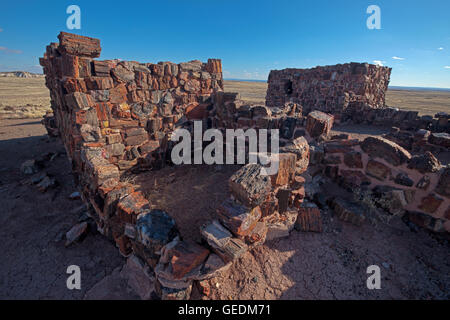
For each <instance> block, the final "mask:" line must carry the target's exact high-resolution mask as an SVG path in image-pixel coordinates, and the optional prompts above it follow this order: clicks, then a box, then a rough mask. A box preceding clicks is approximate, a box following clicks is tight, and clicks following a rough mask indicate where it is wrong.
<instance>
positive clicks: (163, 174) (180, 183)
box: [134, 165, 240, 242]
mask: <svg viewBox="0 0 450 320" xmlns="http://www.w3.org/2000/svg"><path fill="white" fill-rule="evenodd" d="M239 168H240V166H208V165H183V166H174V167H165V168H163V169H162V170H158V171H154V172H145V173H142V174H140V175H138V176H137V177H136V179H135V180H134V183H136V184H137V185H138V186H139V187H137V188H136V189H137V190H142V192H143V193H144V195H145V196H146V198H147V199H148V200H149V201H150V204H151V206H152V208H153V209H162V210H164V211H166V212H167V213H168V214H169V215H170V216H172V217H173V218H174V219H175V221H176V223H177V227H178V229H179V230H180V233H181V236H182V237H183V239H188V240H192V241H197V242H198V241H200V240H201V235H200V226H201V225H203V224H204V223H205V222H206V221H209V220H212V219H215V218H216V217H217V214H216V208H217V207H218V206H219V205H220V204H221V203H222V202H223V201H224V200H225V199H226V198H227V197H228V196H229V191H228V179H229V178H230V177H231V176H232V175H233V174H234V173H235V172H236V171H237V170H239Z"/></svg>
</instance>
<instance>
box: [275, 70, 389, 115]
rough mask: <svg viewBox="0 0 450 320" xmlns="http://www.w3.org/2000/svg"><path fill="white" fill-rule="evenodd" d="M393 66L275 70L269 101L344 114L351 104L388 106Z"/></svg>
mask: <svg viewBox="0 0 450 320" xmlns="http://www.w3.org/2000/svg"><path fill="white" fill-rule="evenodd" d="M390 75H391V68H387V67H380V66H376V65H371V64H368V63H347V64H338V65H334V66H325V67H316V68H312V69H284V70H272V71H271V72H270V74H269V79H268V85H269V86H268V89H267V96H266V105H267V106H268V107H270V108H274V107H278V106H280V105H284V104H285V103H296V104H298V105H300V106H302V107H303V110H304V111H305V113H308V112H310V111H313V110H319V111H324V112H327V113H331V114H341V113H342V112H343V111H344V110H345V109H346V108H347V107H348V106H349V105H350V104H353V103H364V104H367V105H370V106H371V107H372V108H382V107H384V99H385V92H386V90H387V88H388V84H389V78H390Z"/></svg>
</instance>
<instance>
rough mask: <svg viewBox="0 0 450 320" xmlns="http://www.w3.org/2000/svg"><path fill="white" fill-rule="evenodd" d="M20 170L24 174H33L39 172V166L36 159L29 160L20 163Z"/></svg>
mask: <svg viewBox="0 0 450 320" xmlns="http://www.w3.org/2000/svg"><path fill="white" fill-rule="evenodd" d="M20 171H22V173H23V174H27V175H31V174H35V173H36V172H38V171H39V167H38V165H37V163H36V160H27V161H25V162H24V163H22V164H21V165H20Z"/></svg>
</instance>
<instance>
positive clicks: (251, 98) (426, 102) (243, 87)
mask: <svg viewBox="0 0 450 320" xmlns="http://www.w3.org/2000/svg"><path fill="white" fill-rule="evenodd" d="M266 90H267V83H265V82H246V81H225V91H229V92H239V93H240V94H241V98H242V99H243V100H245V101H247V102H249V103H258V104H264V101H265V97H266ZM386 104H387V105H388V106H392V107H396V108H400V109H405V110H417V111H419V112H420V114H421V115H425V114H429V115H434V114H436V113H438V112H441V111H444V112H450V92H445V91H406V90H393V89H390V90H388V92H387V96H386Z"/></svg>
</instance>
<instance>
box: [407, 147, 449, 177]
mask: <svg viewBox="0 0 450 320" xmlns="http://www.w3.org/2000/svg"><path fill="white" fill-rule="evenodd" d="M441 167H442V165H441V163H440V161H439V160H438V159H437V158H436V157H435V156H434V155H433V154H432V153H431V152H429V151H426V152H425V153H424V154H421V155H415V156H413V157H412V158H411V159H410V160H409V162H408V168H409V169H416V170H418V171H419V172H421V173H427V172H437V171H439V169H440V168H441Z"/></svg>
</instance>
